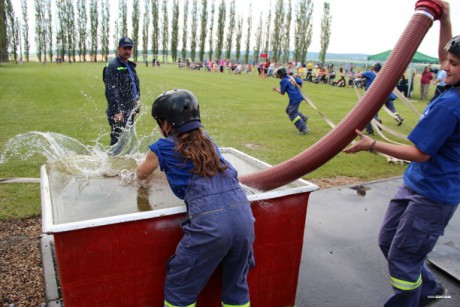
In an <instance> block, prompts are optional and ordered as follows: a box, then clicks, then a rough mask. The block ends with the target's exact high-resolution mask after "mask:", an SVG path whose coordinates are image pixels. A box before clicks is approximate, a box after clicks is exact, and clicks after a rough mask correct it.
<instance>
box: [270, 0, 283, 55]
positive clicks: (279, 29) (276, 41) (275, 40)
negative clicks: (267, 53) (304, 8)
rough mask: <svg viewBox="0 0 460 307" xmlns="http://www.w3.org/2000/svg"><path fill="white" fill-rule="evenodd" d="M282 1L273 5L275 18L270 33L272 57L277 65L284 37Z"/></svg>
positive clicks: (279, 0)
mask: <svg viewBox="0 0 460 307" xmlns="http://www.w3.org/2000/svg"><path fill="white" fill-rule="evenodd" d="M283 2H284V1H283V0H278V1H277V2H276V4H275V18H274V20H273V33H272V40H271V45H272V57H273V61H274V62H275V63H277V62H278V61H279V60H280V59H281V47H282V42H283V35H284V4H283Z"/></svg>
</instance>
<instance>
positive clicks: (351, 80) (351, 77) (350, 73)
mask: <svg viewBox="0 0 460 307" xmlns="http://www.w3.org/2000/svg"><path fill="white" fill-rule="evenodd" d="M354 82H355V71H354V70H353V68H350V70H349V71H348V86H350V87H353V86H354Z"/></svg>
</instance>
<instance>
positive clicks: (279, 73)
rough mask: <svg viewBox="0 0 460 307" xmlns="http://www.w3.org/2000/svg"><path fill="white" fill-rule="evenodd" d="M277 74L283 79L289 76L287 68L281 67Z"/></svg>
mask: <svg viewBox="0 0 460 307" xmlns="http://www.w3.org/2000/svg"><path fill="white" fill-rule="evenodd" d="M275 74H276V76H277V77H278V78H281V77H284V76H286V75H287V70H286V68H285V67H280V68H278V69H277V70H276V72H275Z"/></svg>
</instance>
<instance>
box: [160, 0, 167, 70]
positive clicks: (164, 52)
mask: <svg viewBox="0 0 460 307" xmlns="http://www.w3.org/2000/svg"><path fill="white" fill-rule="evenodd" d="M162 13H163V33H162V47H163V52H162V54H163V62H166V61H167V60H168V42H169V32H168V30H169V21H168V20H169V19H168V1H167V0H163V5H162Z"/></svg>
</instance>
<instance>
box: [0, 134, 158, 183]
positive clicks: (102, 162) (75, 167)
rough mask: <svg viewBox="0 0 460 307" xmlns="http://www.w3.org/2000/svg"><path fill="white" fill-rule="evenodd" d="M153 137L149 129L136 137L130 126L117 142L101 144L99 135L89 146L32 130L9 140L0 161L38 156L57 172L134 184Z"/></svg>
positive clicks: (71, 139) (69, 138) (60, 135)
mask: <svg viewBox="0 0 460 307" xmlns="http://www.w3.org/2000/svg"><path fill="white" fill-rule="evenodd" d="M155 137H158V136H156V135H155V132H152V134H151V135H147V136H144V137H142V138H138V137H137V133H136V127H135V125H132V126H129V127H127V128H126V129H125V130H124V131H123V133H122V134H121V136H120V138H119V142H118V143H117V144H115V145H113V146H111V147H104V146H103V145H102V144H101V143H100V142H99V139H100V138H101V137H99V138H98V139H97V140H96V141H95V145H93V146H90V145H85V144H83V143H81V142H79V141H78V140H76V139H74V138H71V137H69V136H65V135H62V134H59V133H54V132H40V131H31V132H27V133H23V134H18V135H16V136H15V137H13V138H11V139H10V140H8V142H7V143H6V146H5V150H4V151H3V153H2V154H1V155H0V164H2V163H7V162H8V161H10V160H13V159H21V160H28V159H30V158H32V157H34V156H37V155H41V156H44V157H45V158H46V160H47V164H48V165H49V164H55V165H56V167H58V169H59V170H60V171H63V172H66V173H69V174H72V175H74V176H82V177H90V178H96V177H115V176H120V178H121V181H122V183H123V184H134V183H135V180H133V177H134V178H135V173H134V172H135V169H136V165H137V164H138V163H139V162H140V161H141V160H143V159H144V157H145V151H146V148H147V145H148V143H150V142H151V141H152V140H153V139H155ZM123 170H124V171H125V172H122V171H123Z"/></svg>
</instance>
